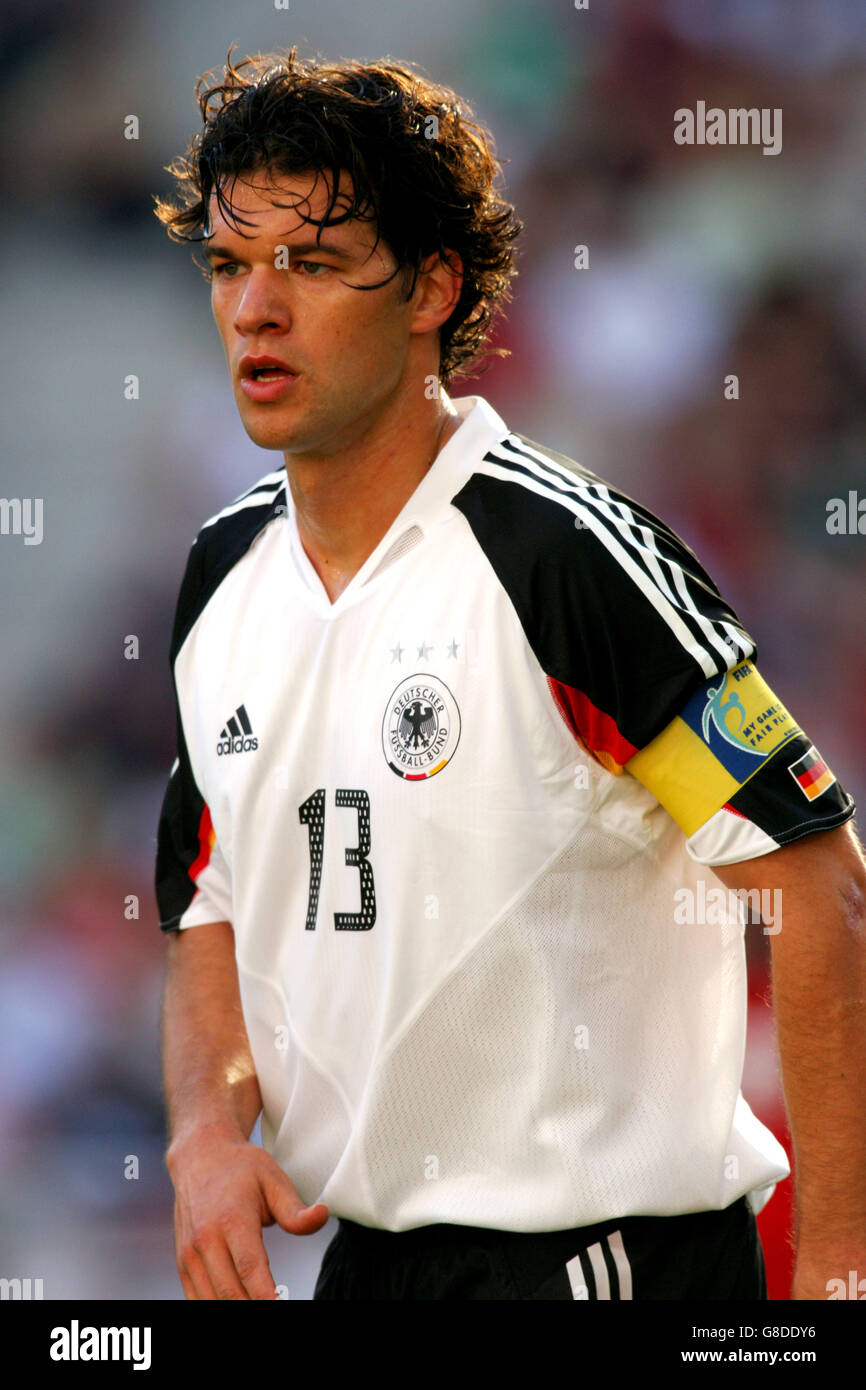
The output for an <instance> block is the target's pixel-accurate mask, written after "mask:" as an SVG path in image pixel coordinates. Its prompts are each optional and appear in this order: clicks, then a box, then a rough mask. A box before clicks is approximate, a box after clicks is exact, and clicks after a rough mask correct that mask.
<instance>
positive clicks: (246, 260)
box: [205, 171, 423, 454]
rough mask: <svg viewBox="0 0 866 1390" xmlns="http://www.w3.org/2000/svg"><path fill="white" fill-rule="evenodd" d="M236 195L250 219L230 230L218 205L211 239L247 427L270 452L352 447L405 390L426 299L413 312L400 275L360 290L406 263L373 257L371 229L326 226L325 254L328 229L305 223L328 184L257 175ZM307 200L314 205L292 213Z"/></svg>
mask: <svg viewBox="0 0 866 1390" xmlns="http://www.w3.org/2000/svg"><path fill="white" fill-rule="evenodd" d="M342 178H343V182H342V183H341V186H340V187H341V196H345V192H346V189H347V181H346V176H345V175H343V176H342ZM226 195H227V197H228V198H229V201H230V203H231V207H232V209H233V210H234V211H235V212H236V213H239V214H240V215H241V216H242V217H243V218H244V219H247V220H246V221H244V222H241V223H240V224H239V225H235V224H234V223H233V222H232V221H231V220H226V219H225V218H224V217H223V215H222V213H221V212H220V210H219V208H218V206H217V201H216V198H215V197H212V198H211V207H210V225H209V231H211V232H212V233H213V235H212V236H211V237H210V238H209V240H208V241H207V242H205V248H206V255H207V258H208V261H209V262H210V266H211V271H212V281H211V305H212V308H213V314H214V318H215V320H216V324H217V327H218V328H219V331H220V335H221V337H222V340H223V346H224V348H225V353H226V358H227V361H228V366H229V371H230V373H231V380H232V387H233V390H234V394H235V400H236V402H237V407H238V410H239V412H240V416H241V420H242V421H243V424H244V427H245V429H246V431H247V433H248V434H249V436H250V438H251V439H253V440H254V441H255V443H256V444H259V445H261V446H262V448H265V449H283V450H285V451H287V452H288V453H297V454H303V453H305V452H308V451H309V452H316V453H334V452H337V451H339V450H340V449H343V448H346V447H348V446H350V445H351V444H352V443H353V442H354V440H356V439H359V438H361V437H362V436H363V435H364V433H365V432H366V431H367V430H369V429H370V428H371V426H372V425H373V424H374V423H375V421H376V419H377V416H379V415H380V414H381V413H382V412H383V411H384V410H385V409H387V406H388V403H389V401H391V400H393V399H394V397H395V395H396V393H397V392H398V391H399V389H400V386H401V383H403V382H405V379H406V372H407V363H408V358H409V351H410V342H411V341H412V334H413V333H415V332H418V331H419V329H418V322H419V319H418V296H417V294H416V295H413V297H412V300H410V301H409V302H408V303H407V302H405V301H404V298H403V293H404V285H403V276H402V275H396V276H395V277H394V279H393V280H391V281H390V283H389V284H387V285H383V286H382V287H381V288H379V289H372V290H358V289H353V288H351V286H353V285H374V284H377V283H378V282H379V281H381V280H384V279H385V278H386V276H389V275H390V274H391V273H392V272H393V270H394V268H395V265H396V261H395V259H394V256H393V254H392V252H391V251H390V248H388V247H387V246H385V244H384V243H383V242H382V241H380V243H379V245H378V247H377V248H376V250H375V252H373V243H374V241H375V231H374V227H373V224H372V223H369V222H359V221H356V220H353V221H350V222H345V223H342V224H340V225H338V226H330V227H329V226H325V227H323V228H321V238H320V241H319V244H318V245H317V244H316V234H317V232H318V231H319V230H320V229H319V228H318V227H317V226H316V225H315V224H310V223H309V222H305V221H304V220H303V219H302V217H301V216H300V212H304V213H306V214H307V215H308V216H313V217H322V216H323V215H324V213H325V210H326V208H327V203H328V190H327V187H326V184H325V180H324V179H323V178H321V177H320V178H319V179H318V182H316V179H315V176H314V175H313V174H310V175H288V176H281V175H270V174H268V173H267V172H266V171H257V172H254V173H249V174H245V175H242V176H241V178H239V179H238V180H236V181H235V183H234V184H233V185H231V186H229V187H227V188H226ZM307 198H309V204H308V205H307V204H306V203H302V205H301V208H300V210H299V211H297V212H296V211H294V210H293V207H292V205H293V204H295V203H297V202H299V200H302V199H307ZM277 204H284V205H285V206H277ZM340 211H341V207H340V205H338V206H337V208H336V209H335V213H336V215H339V213H340ZM333 215H334V214H332V216H333ZM422 326H423V325H422Z"/></svg>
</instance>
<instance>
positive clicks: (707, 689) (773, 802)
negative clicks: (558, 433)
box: [454, 436, 855, 865]
mask: <svg viewBox="0 0 866 1390" xmlns="http://www.w3.org/2000/svg"><path fill="white" fill-rule="evenodd" d="M454 501H455V505H457V506H458V507H459V508H460V510H461V511H462V512H463V514H464V515H465V517H466V519H467V521H468V522H469V525H470V526H471V527H472V530H473V532H474V533H475V535H476V538H477V539H478V541H479V544H480V545H481V546H482V549H483V550H484V552H485V554H486V555H487V557H488V559H489V561H490V563H491V565H492V566H493V568H494V570H495V572H496V573H497V575H498V576H499V578H500V581H501V583H502V585H503V587H504V589H505V590H506V592H507V593H508V596H509V598H510V600H511V602H512V604H513V605H514V608H515V610H516V613H517V616H518V618H519V620H520V622H521V625H522V627H523V629H524V632H525V634H526V636H527V639H528V641H529V644H530V646H531V647H532V650H533V652H534V654H535V656H536V658H537V660H538V662H539V664H540V666H541V668H542V671H543V672H544V674H545V676H546V679H547V683H548V686H549V688H550V691H551V694H552V696H553V699H554V701H555V703H556V705H557V706H558V708H559V711H560V714H561V715H562V717H563V719H564V720H565V722H566V724H567V726H568V727H569V729H570V730H571V732H572V734H573V735H574V737H575V739H576V740H577V741H578V742H579V744H580V745H581V746H582V747H583V748H584V749H585V750H586V751H587V752H588V753H589V754H590V755H591V756H592V758H593V759H595V760H596V761H597V762H599V763H601V764H602V766H604V767H605V768H606V769H607V770H608V771H609V772H610V773H612V774H614V775H615V776H627V777H634V778H635V779H636V780H637V781H639V782H640V783H642V785H643V786H644V787H646V788H647V789H648V790H649V791H650V792H652V794H653V795H654V796H655V797H656V798H657V800H658V802H659V803H660V805H662V806H663V807H664V808H665V809H666V810H667V811H668V813H669V814H670V815H671V817H672V818H673V820H674V821H675V822H676V823H677V825H679V827H680V828H681V829H682V831H683V833H684V835H685V837H686V846H687V849H688V852H689V854H690V855H691V856H692V858H693V859H695V860H697V861H698V862H700V863H704V864H708V865H712V864H720V865H721V864H728V863H735V862H737V861H738V860H741V859H748V858H754V857H756V856H758V855H762V854H766V853H768V852H770V851H771V850H774V849H777V848H778V847H779V846H781V845H785V844H787V843H789V842H790V841H792V840H796V839H799V838H800V837H801V836H803V835H807V834H809V833H810V832H812V831H816V830H823V829H828V828H830V827H832V826H835V825H839V824H841V823H842V822H843V821H845V820H847V819H848V818H849V817H850V816H852V815H853V814H854V810H855V807H854V802H853V800H852V798H851V797H850V796H849V795H848V794H847V792H846V791H845V790H844V789H843V787H842V786H841V785H840V784H839V782H838V780H837V778H836V777H835V775H834V774H833V772H832V771H831V770H830V768H829V767H828V766H827V765H826V763H825V762H824V760H823V759H822V757H821V755H820V753H819V752H818V750H817V749H816V748H815V746H814V744H813V743H812V742H811V740H810V738H809V737H808V736H807V734H806V733H805V732H804V731H803V730H802V729H801V728H800V726H799V725H798V724H797V722H796V719H795V718H794V716H793V715H792V714H790V713H789V712H788V710H787V709H786V708H785V707H784V706H783V705H782V703H781V701H780V700H778V699H777V697H776V696H775V695H774V694H773V692H772V691H771V690H770V689H769V687H768V686H767V684H766V683H765V681H764V680H763V678H762V677H761V675H760V674H759V672H758V669H757V665H756V662H757V655H758V653H757V644H756V642H755V641H754V639H753V638H752V637H751V636H750V634H749V633H748V632H747V631H746V629H745V628H744V627H743V625H742V623H741V622H740V620H739V618H738V617H737V614H736V613H735V611H734V609H733V608H732V607H731V606H730V604H728V603H727V602H726V601H725V599H724V598H723V597H722V594H721V593H720V591H719V589H718V587H717V585H716V584H715V582H714V581H713V579H712V578H711V577H710V575H709V574H708V573H707V571H706V570H705V569H704V567H703V565H702V564H701V562H700V560H699V559H698V557H697V555H696V554H695V553H694V551H693V550H692V549H691V547H690V546H689V545H688V544H687V543H686V542H685V541H684V540H683V539H682V538H681V537H680V536H678V535H677V534H676V532H674V531H673V530H672V529H671V528H670V527H669V526H668V525H667V524H666V523H665V522H663V521H662V520H660V518H659V517H657V516H656V515H655V514H654V513H653V512H651V511H650V510H648V509H647V508H646V507H644V506H642V505H641V504H640V503H638V502H636V501H634V499H632V498H630V497H628V496H627V495H626V494H624V493H622V492H619V491H618V490H617V489H615V488H613V487H611V486H609V485H608V484H607V483H605V482H604V481H603V480H602V479H600V478H598V477H597V476H596V475H595V474H593V473H590V472H589V471H588V470H587V469H584V468H582V467H581V466H580V465H576V464H574V463H573V461H572V460H569V459H566V458H565V457H564V456H563V455H560V454H556V453H555V452H554V451H552V450H549V449H542V448H541V447H540V446H538V445H536V444H534V443H533V442H532V441H531V440H527V439H526V438H525V437H524V436H510V437H509V439H508V440H506V441H505V442H504V443H503V444H502V445H500V446H499V447H497V448H496V449H494V450H492V451H491V452H490V454H489V455H488V456H487V468H486V472H485V473H484V475H483V476H476V477H474V478H473V479H472V480H471V482H470V483H469V484H468V485H467V486H466V487H464V489H463V490H462V491H461V493H460V494H459V495H458V496H457V497H456V498H455V499H454Z"/></svg>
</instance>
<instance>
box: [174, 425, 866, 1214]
mask: <svg viewBox="0 0 866 1390" xmlns="http://www.w3.org/2000/svg"><path fill="white" fill-rule="evenodd" d="M453 404H454V405H455V407H456V408H457V410H458V411H459V413H460V415H461V417H462V421H463V422H462V424H461V426H460V427H459V429H458V430H457V431H456V432H455V434H454V435H453V436H452V438H451V439H450V440H449V441H448V443H447V444H446V445H445V447H444V448H443V449H442V450H441V452H440V453H439V455H438V457H437V458H436V460H435V462H434V463H433V465H432V466H431V468H430V469H429V471H428V472H427V474H426V475H425V476H424V478H423V479H422V481H421V483H420V484H419V486H418V488H417V489H416V491H415V492H414V493H413V495H412V497H411V498H410V499H409V501H408V502H407V503H406V505H405V507H404V508H403V510H402V511H401V513H400V515H399V516H398V517H397V518H396V519H395V521H394V523H393V525H392V526H391V528H390V529H389V531H388V533H387V534H386V535H385V536H384V537H383V539H382V541H381V542H380V544H379V545H378V546H377V547H376V549H375V550H374V551H373V553H372V554H371V555H370V556H369V558H368V559H367V560H366V562H365V563H364V564H363V565H362V567H361V569H360V570H359V571H358V573H357V574H356V575H355V576H354V578H353V579H352V581H351V582H350V584H349V585H348V586H347V588H346V589H345V590H344V591H343V592H342V593H341V594H340V595H339V597H338V598H337V599H336V601H335V602H334V603H333V604H332V603H330V602H329V600H328V597H327V594H326V592H325V590H324V588H323V586H322V584H321V582H320V580H319V578H318V576H317V574H316V571H315V569H314V568H313V566H312V564H311V562H310V560H309V559H308V557H307V555H306V554H305V552H304V550H303V548H302V546H301V544H300V541H299V536H298V531H297V525H296V519H295V515H294V510H293V505H292V500H291V494H290V492H289V491H288V489H287V487H286V477H285V472H284V470H283V469H282V468H281V469H278V470H277V471H276V472H274V473H271V474H269V475H267V476H266V477H264V478H263V479H262V480H261V481H260V482H259V483H258V484H256V486H255V487H254V488H252V489H251V491H250V492H248V493H247V494H245V495H244V496H243V497H241V498H240V499H238V500H237V501H236V502H234V503H233V504H232V505H231V506H229V507H227V508H226V509H225V510H224V511H222V512H220V513H219V515H218V516H216V517H213V518H212V519H211V520H210V521H209V522H207V523H206V524H205V526H204V527H203V528H202V530H201V532H200V534H199V537H198V539H197V541H196V542H195V543H194V545H193V548H192V551H191V553H190V558H189V562H188V565H187V571H186V575H185V578H184V582H183V586H182V589H181V595H180V600H179V603H178V611H177V619H176V624H175V632H174V639H173V643H172V653H171V660H172V668H173V675H174V681H175V688H176V696H177V708H178V758H177V761H176V763H175V766H174V768H173V769H172V774H171V777H170V780H169V784H168V788H167V791H166V796H165V803H164V806H163V811H162V817H161V821H160V827H159V850H158V856H157V898H158V903H159V908H160V916H161V926H162V927H163V929H164V930H167V931H168V930H177V929H187V928H193V927H195V926H196V925H200V924H204V923H208V922H214V921H220V920H226V921H229V922H231V923H232V925H233V928H234V934H235V942H236V953H237V966H238V976H239V981H240V990H241V998H242V1003H243V1011H244V1018H245V1021H246V1027H247V1031H248V1034H249V1039H250V1045H251V1048H252V1053H253V1057H254V1060H255V1065H256V1071H257V1074H258V1079H259V1084H260V1088H261V1094H262V1100H263V1106H264V1110H263V1117H262V1133H263V1139H264V1143H265V1146H266V1148H267V1149H268V1151H269V1152H270V1153H272V1154H273V1156H274V1157H275V1159H276V1160H277V1162H278V1163H279V1164H280V1165H281V1166H282V1167H283V1168H284V1169H285V1171H286V1173H288V1175H289V1176H290V1177H291V1179H292V1180H293V1182H294V1183H295V1184H296V1186H297V1188H298V1191H299V1193H300V1194H301V1196H302V1198H303V1200H304V1201H305V1202H306V1203H308V1204H312V1203H313V1202H315V1201H323V1202H325V1203H327V1205H328V1206H329V1207H330V1209H331V1211H332V1213H333V1214H334V1215H337V1216H341V1217H346V1218H349V1219H351V1220H353V1221H356V1222H360V1223H362V1224H364V1225H367V1226H374V1227H379V1228H383V1229H387V1230H392V1231H402V1230H406V1229H408V1228H411V1227H415V1226H420V1225H426V1224H429V1223H435V1222H449V1223H457V1224H462V1225H472V1226H484V1227H493V1228H500V1229H504V1230H511V1231H548V1230H557V1229H565V1228H570V1227H575V1226H583V1225H587V1224H590V1223H594V1222H597V1221H601V1220H605V1219H608V1218H613V1217H625V1216H628V1215H674V1214H679V1213H686V1212H692V1211H699V1210H705V1209H718V1208H723V1207H727V1206H729V1205H730V1204H731V1203H732V1202H733V1201H735V1200H736V1199H737V1198H739V1197H740V1196H742V1195H743V1194H746V1193H748V1194H751V1200H752V1204H753V1206H754V1207H755V1209H756V1210H757V1209H759V1207H760V1205H761V1204H762V1202H763V1200H765V1199H766V1197H767V1196H768V1195H769V1193H770V1191H771V1190H772V1186H773V1184H774V1183H775V1182H776V1181H777V1180H778V1179H780V1178H783V1177H785V1176H786V1175H787V1174H788V1171H789V1169H788V1164H787V1160H786V1157H785V1152H784V1150H783V1149H782V1147H781V1145H780V1144H779V1143H778V1142H777V1140H776V1139H775V1138H774V1137H773V1135H772V1134H771V1133H770V1132H769V1131H768V1130H767V1129H766V1128H765V1127H764V1126H763V1125H762V1124H760V1123H759V1122H758V1120H757V1119H756V1118H755V1116H754V1115H753V1114H752V1112H751V1110H750V1109H749V1107H748V1105H747V1104H746V1102H745V1100H744V1099H743V1096H742V1094H741V1091H740V1081H741V1074H742V1066H743V1056H744V1046H745V1030H746V1003H747V991H746V966H745V952H744V921H743V916H742V913H741V912H740V913H737V912H733V913H731V912H728V913H722V914H720V915H719V914H717V915H716V917H715V919H714V918H713V915H712V914H711V913H707V914H705V916H706V918H707V920H706V922H705V923H704V924H701V922H700V920H698V921H697V922H693V923H690V922H689V920H688V916H687V915H686V916H685V917H684V916H683V913H682V911H681V908H682V905H683V903H688V902H691V903H692V904H700V903H704V904H706V903H707V901H708V900H709V899H708V894H709V895H712V893H713V891H714V890H716V891H717V890H719V887H720V884H719V880H718V879H717V878H716V876H715V875H714V874H713V872H712V869H711V867H709V866H710V865H711V864H713V863H716V864H719V863H729V862H734V861H736V860H738V859H747V858H750V857H752V856H754V855H758V854H765V853H768V852H770V851H772V850H774V849H776V847H777V846H778V845H780V844H784V843H785V842H786V841H787V840H790V839H794V838H797V836H799V835H802V834H805V833H808V832H809V831H810V830H812V829H820V828H824V827H825V826H827V825H831V824H838V823H840V822H841V821H842V820H845V819H846V818H847V817H848V816H850V815H851V814H852V812H853V803H852V802H851V800H850V798H849V797H848V796H847V795H846V793H845V792H844V791H843V790H842V788H841V787H840V786H839V784H838V783H837V781H836V779H835V778H834V777H833V774H832V773H831V772H830V771H829V769H827V768H826V765H825V764H824V763H823V762H822V760H821V759H820V755H819V754H818V753H817V751H816V750H815V749H814V748H813V747H812V745H811V744H810V743H809V741H808V739H806V738H805V736H804V735H803V733H802V731H801V730H800V729H799V728H798V726H797V725H796V724H795V723H794V721H793V719H792V718H791V716H790V715H788V714H787V711H785V710H784V708H783V707H782V706H781V705H780V704H779V703H778V702H776V701H774V700H773V697H772V695H771V692H767V688H766V686H765V685H764V684H763V682H762V681H761V679H760V677H759V675H758V673H757V671H756V670H755V669H754V665H753V660H754V656H755V644H754V642H753V641H752V639H751V638H750V637H749V636H748V634H747V633H746V632H745V630H744V629H743V628H742V626H741V625H740V624H739V622H738V620H737V618H736V616H735V614H734V613H733V612H732V610H731V609H730V608H729V607H728V606H726V605H725V604H724V602H723V601H722V599H721V597H720V595H719V594H718V591H717V590H716V589H715V586H714V585H713V583H712V581H711V580H710V579H709V577H708V576H707V575H706V573H705V572H704V571H703V570H702V568H701V567H700V565H699V563H698V561H697V560H696V558H695V556H694V555H693V554H692V552H691V551H690V550H689V548H688V547H687V546H686V545H685V544H684V543H683V542H682V541H681V540H679V538H678V537H676V536H675V535H674V534H673V533H672V532H671V531H669V530H668V528H666V527H665V526H664V524H663V523H662V522H660V521H658V519H657V518H654V517H653V516H652V515H651V514H650V513H648V512H647V511H646V510H645V509H643V508H641V507H640V506H639V505H638V504H637V503H634V502H632V501H631V500H630V499H628V498H625V497H624V495H623V494H621V493H619V492H617V491H616V490H615V489H613V488H611V487H608V486H607V485H605V484H604V483H603V482H601V480H599V479H596V478H595V477H594V475H592V474H590V473H588V472H587V471H586V470H584V469H582V468H580V467H579V466H578V465H577V464H574V463H572V462H571V461H570V460H565V459H563V458H562V457H561V456H559V455H557V454H555V453H553V452H552V451H550V450H547V449H543V448H542V447H541V446H539V445H536V444H532V443H531V442H530V441H528V440H526V439H525V438H524V437H523V436H521V435H517V434H514V433H511V432H510V431H509V430H508V428H507V426H506V425H505V424H504V423H503V421H502V420H501V419H500V418H499V416H498V415H497V414H496V413H495V412H494V411H493V410H492V409H491V408H490V406H489V405H488V404H487V403H486V402H485V401H484V400H482V399H481V398H479V397H468V398H465V399H459V400H455V401H454V402H453ZM347 505H350V503H348V502H347ZM726 692H727V693H726ZM768 696H769V698H770V701H771V704H770V705H768V703H767V699H768ZM771 711H775V713H774V714H772V718H771V713H770V712H771ZM731 713H733V715H734V718H733V719H732V718H731V717H730V716H731ZM744 721H745V722H744ZM750 729H751V730H752V733H749V730H750ZM690 759H691V760H692V762H690ZM632 760H634V762H633V761H632ZM626 764H629V766H626ZM690 769H693V770H692V771H690ZM639 778H640V780H639ZM828 779H829V780H828ZM815 788H820V790H818V791H816V790H815ZM689 894H691V895H692V896H691V898H689ZM684 895H685V896H684ZM698 917H699V918H700V911H699V912H698ZM750 930H760V926H758V927H753V928H750Z"/></svg>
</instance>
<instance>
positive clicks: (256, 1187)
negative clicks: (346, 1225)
mask: <svg viewBox="0 0 866 1390" xmlns="http://www.w3.org/2000/svg"><path fill="white" fill-rule="evenodd" d="M166 1164H167V1166H168V1170H169V1174H170V1176H171V1180H172V1182H173V1184H174V1190H175V1205H174V1241H175V1253H176V1257H177V1268H178V1273H179V1275H180V1282H181V1284H182V1285H183V1291H184V1293H185V1294H186V1297H187V1298H188V1299H191V1300H195V1301H198V1300H203V1299H210V1300H213V1299H274V1298H276V1297H277V1286H276V1284H275V1283H274V1279H273V1275H272V1274H271V1270H270V1265H269V1264H268V1256H267V1251H266V1250H265V1245H264V1241H263V1240H262V1227H263V1226H273V1224H274V1223H275V1222H276V1223H278V1224H279V1225H280V1226H282V1228H283V1230H284V1231H289V1232H291V1233H292V1234H293V1235H299V1236H304V1235H312V1234H313V1232H314V1231H319V1230H321V1228H322V1226H324V1224H325V1222H326V1221H327V1220H328V1217H329V1216H330V1212H329V1211H328V1208H327V1207H326V1206H325V1204H324V1203H323V1202H317V1203H316V1204H315V1206H312V1207H305V1206H304V1204H303V1202H302V1201H301V1199H300V1197H299V1196H298V1192H297V1188H296V1187H295V1185H294V1183H293V1182H292V1181H291V1179H290V1178H288V1177H287V1176H286V1174H285V1173H284V1172H283V1170H282V1168H280V1166H279V1164H278V1163H277V1162H276V1161H275V1160H274V1159H273V1158H271V1156H270V1154H268V1153H266V1152H265V1150H264V1149H260V1148H258V1147H257V1146H256V1145H255V1144H250V1143H249V1142H248V1140H246V1139H245V1138H244V1137H243V1135H242V1133H241V1132H240V1130H235V1129H227V1128H224V1127H221V1126H216V1127H209V1128H207V1129H199V1130H196V1131H194V1132H193V1133H191V1134H190V1135H188V1136H186V1137H184V1138H183V1139H181V1140H180V1141H175V1143H173V1144H172V1146H171V1148H170V1149H169V1152H168V1155H167V1157H166Z"/></svg>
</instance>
